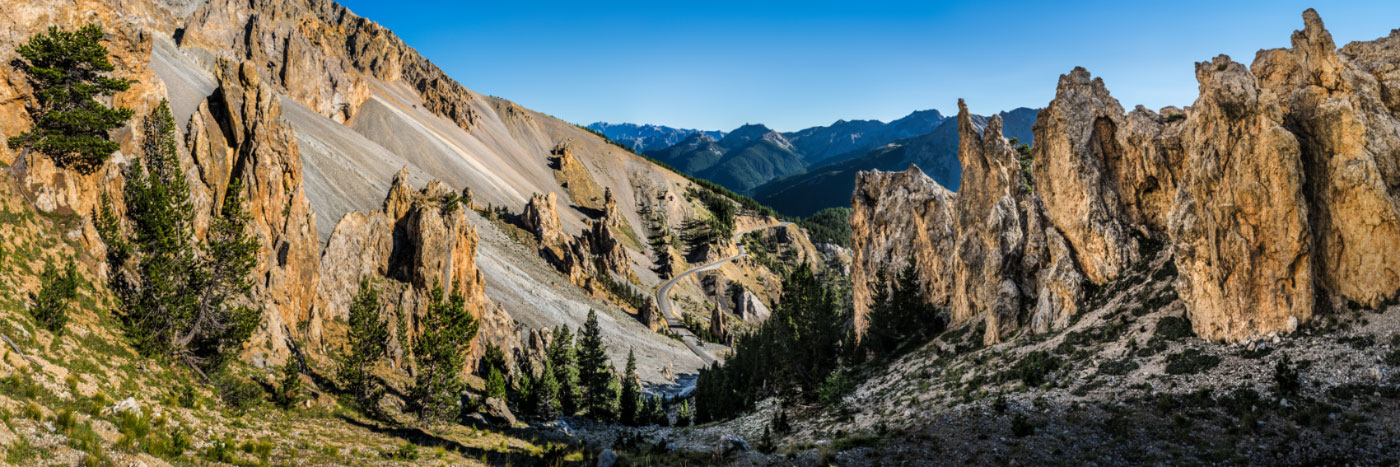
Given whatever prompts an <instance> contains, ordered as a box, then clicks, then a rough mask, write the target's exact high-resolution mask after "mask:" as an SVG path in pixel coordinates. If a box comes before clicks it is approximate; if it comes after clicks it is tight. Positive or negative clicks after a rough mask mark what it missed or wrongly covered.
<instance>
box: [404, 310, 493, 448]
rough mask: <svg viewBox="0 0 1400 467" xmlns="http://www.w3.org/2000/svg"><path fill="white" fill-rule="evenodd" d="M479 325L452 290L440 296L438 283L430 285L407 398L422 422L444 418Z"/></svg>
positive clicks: (459, 386) (450, 410)
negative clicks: (414, 406) (413, 381)
mask: <svg viewBox="0 0 1400 467" xmlns="http://www.w3.org/2000/svg"><path fill="white" fill-rule="evenodd" d="M478 326H479V324H478V323H477V322H476V319H474V318H472V315H471V314H470V313H468V312H467V310H466V299H465V298H463V297H462V295H461V294H459V293H457V292H453V293H452V296H451V297H450V298H444V297H443V291H442V287H441V286H436V287H433V291H432V299H431V302H430V304H429V306H428V312H427V314H426V315H425V316H424V317H423V334H422V335H420V336H419V337H418V340H417V341H416V343H415V344H416V345H415V353H414V359H415V360H416V361H417V363H418V374H417V378H416V379H415V384H414V386H413V390H412V391H411V394H410V397H411V398H412V400H413V402H414V404H415V405H416V406H417V408H418V417H419V419H420V420H422V421H424V422H434V421H442V420H447V419H448V418H450V417H453V416H455V415H456V413H455V411H454V409H456V405H457V403H458V401H459V400H460V393H461V391H462V387H463V384H462V367H463V364H464V363H465V360H466V357H465V356H464V353H465V352H466V350H467V348H468V347H469V346H470V345H471V341H472V339H474V338H476V333H477V328H478Z"/></svg>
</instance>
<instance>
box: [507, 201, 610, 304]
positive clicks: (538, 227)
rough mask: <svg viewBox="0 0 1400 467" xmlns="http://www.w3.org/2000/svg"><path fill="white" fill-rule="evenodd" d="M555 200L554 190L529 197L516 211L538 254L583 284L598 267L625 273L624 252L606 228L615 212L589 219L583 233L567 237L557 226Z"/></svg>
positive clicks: (557, 212)
mask: <svg viewBox="0 0 1400 467" xmlns="http://www.w3.org/2000/svg"><path fill="white" fill-rule="evenodd" d="M556 199H557V198H556V197H555V196H554V193H548V194H544V195H539V194H536V195H534V196H531V197H530V202H529V203H527V204H526V205H525V209H524V210H522V211H521V214H520V223H521V224H522V226H523V227H524V228H525V229H526V230H528V231H530V232H531V233H533V234H534V235H535V239H536V240H537V241H538V242H539V247H540V255H542V256H543V257H544V258H545V260H547V261H549V263H550V264H552V265H554V267H555V269H558V270H559V272H560V273H562V274H564V275H565V276H566V277H568V278H569V280H570V281H572V282H574V283H575V284H578V285H585V284H587V283H588V281H589V280H590V279H591V278H592V277H593V275H594V274H595V273H597V272H598V266H601V267H602V268H603V269H604V270H606V271H611V272H615V273H618V274H622V275H626V274H627V272H628V270H629V264H630V263H629V261H628V258H627V252H626V251H625V250H624V249H623V246H622V242H621V241H620V240H619V239H618V238H617V237H616V236H615V235H614V234H613V228H612V227H609V223H610V221H611V220H612V219H614V218H615V217H612V216H618V215H619V214H618V213H617V212H616V211H614V212H613V213H612V216H604V218H603V219H600V220H595V221H589V222H588V227H587V228H585V229H584V230H583V232H581V233H580V234H579V235H578V236H574V237H569V236H568V235H566V234H565V233H564V232H563V231H562V227H560V224H559V211H558V208H557V207H556V201H555V200H556ZM609 199H611V198H609ZM615 202H616V201H615V200H614V203H615Z"/></svg>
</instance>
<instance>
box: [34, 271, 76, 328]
mask: <svg viewBox="0 0 1400 467" xmlns="http://www.w3.org/2000/svg"><path fill="white" fill-rule="evenodd" d="M39 281H40V282H39V283H40V285H39V293H37V294H32V298H33V300H34V307H33V308H30V309H29V312H30V314H32V315H34V320H35V321H38V323H39V326H41V327H43V328H44V329H48V330H49V332H52V333H54V335H55V336H57V335H62V334H63V327H64V325H66V324H68V302H71V301H73V299H75V298H77V297H78V271H77V268H75V267H74V266H73V260H72V259H69V260H68V263H67V266H64V268H63V269H62V270H59V269H58V268H56V267H54V265H53V263H49V264H48V265H47V266H45V267H44V274H43V275H42V276H40V279H39Z"/></svg>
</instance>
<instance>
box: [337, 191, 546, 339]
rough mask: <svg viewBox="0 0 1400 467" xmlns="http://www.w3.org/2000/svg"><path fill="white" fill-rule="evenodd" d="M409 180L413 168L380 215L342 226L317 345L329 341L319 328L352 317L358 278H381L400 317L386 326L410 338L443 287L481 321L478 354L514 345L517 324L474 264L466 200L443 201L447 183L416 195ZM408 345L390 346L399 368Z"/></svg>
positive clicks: (354, 217) (349, 217) (351, 218)
mask: <svg viewBox="0 0 1400 467" xmlns="http://www.w3.org/2000/svg"><path fill="white" fill-rule="evenodd" d="M408 178H409V177H408V172H407V171H400V172H399V174H398V176H396V177H395V178H394V184H393V187H392V188H390V190H389V194H388V196H387V197H386V198H385V200H384V208H383V209H382V210H378V211H373V212H369V213H363V212H351V213H349V214H346V215H345V217H344V218H342V219H341V220H340V222H339V223H337V224H336V228H335V231H334V232H333V233H332V234H331V237H330V240H329V242H328V243H327V245H326V249H325V251H324V253H322V256H321V266H322V270H323V273H322V275H321V280H320V283H319V287H318V291H319V294H318V297H317V307H316V313H314V318H313V320H312V323H311V325H310V326H309V329H311V330H312V331H311V332H310V334H311V335H312V336H311V337H312V339H311V341H312V342H313V345H317V346H321V345H325V343H326V339H327V336H325V335H324V332H323V331H320V330H323V329H324V327H325V324H326V322H327V321H329V320H344V319H347V318H348V314H349V306H350V303H351V301H352V300H353V299H354V296H355V293H356V292H357V291H358V290H359V282H360V279H361V278H364V277H375V278H380V279H381V280H377V281H375V284H376V286H377V287H381V290H382V292H381V295H384V296H387V297H391V298H390V299H389V301H390V302H392V303H394V304H395V305H396V306H393V307H388V308H386V309H387V310H396V311H397V312H398V313H402V315H398V314H392V315H390V316H386V317H385V319H386V321H388V322H390V323H399V324H401V325H406V326H408V328H407V331H409V335H408V336H407V337H409V338H413V337H414V336H417V335H418V333H420V332H421V331H422V330H421V329H420V328H419V327H418V319H420V318H421V317H422V316H423V313H425V312H426V311H427V306H428V304H429V302H430V296H431V291H432V289H433V288H435V287H441V288H442V289H443V291H444V293H446V294H449V295H453V294H456V295H461V296H462V298H463V300H464V302H465V304H466V308H467V309H468V311H470V312H471V314H472V316H473V317H475V318H476V319H478V320H479V322H480V323H481V326H480V334H479V337H478V339H477V340H476V341H475V342H474V343H473V346H472V354H473V355H480V354H481V352H482V351H484V346H485V344H486V343H495V344H497V345H501V346H502V347H503V348H510V346H509V344H511V343H513V342H514V340H516V339H517V338H518V336H517V335H516V334H515V329H514V323H513V322H512V321H511V319H510V317H509V316H508V315H506V314H505V312H504V311H503V310H501V309H500V308H499V307H498V306H496V305H495V304H493V303H491V302H490V300H489V299H487V298H486V292H485V280H484V278H483V277H482V276H481V273H480V271H478V270H477V267H476V248H477V243H478V240H477V234H476V229H475V228H474V227H472V226H471V224H470V222H469V221H468V220H467V217H466V216H467V213H466V211H465V210H464V209H462V208H461V206H460V203H444V202H443V201H442V200H443V199H444V197H443V195H444V194H447V193H451V192H452V190H451V189H450V188H448V187H447V186H446V185H445V184H443V183H442V182H440V181H436V180H435V181H433V182H429V183H428V185H427V186H425V187H424V188H423V189H422V190H417V191H415V190H413V189H412V188H411V187H409V182H408ZM394 339H397V336H395V337H394ZM404 344H405V343H400V342H397V341H395V342H393V343H392V345H391V349H392V350H393V352H392V353H393V357H394V360H395V361H396V363H397V364H400V365H402V364H404V362H405V360H404V358H405V357H406V355H405V354H404V349H405V348H406V347H407V346H405V345H404Z"/></svg>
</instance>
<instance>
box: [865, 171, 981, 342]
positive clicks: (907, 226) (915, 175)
mask: <svg viewBox="0 0 1400 467" xmlns="http://www.w3.org/2000/svg"><path fill="white" fill-rule="evenodd" d="M957 196H958V195H957V194H955V193H953V192H951V191H948V190H947V189H946V188H943V187H942V186H940V185H939V184H938V183H936V182H934V181H933V179H932V178H929V177H928V176H927V175H924V173H923V171H921V170H919V168H918V167H916V166H912V165H911V166H909V169H908V170H905V171H903V172H880V171H870V172H860V173H859V174H858V175H856V190H855V194H854V195H852V196H851V207H852V211H851V231H852V235H851V252H852V259H851V264H852V267H851V289H852V296H853V300H854V306H855V313H854V321H855V328H856V330H857V331H856V332H857V333H858V334H861V333H864V332H865V329H866V328H867V326H868V325H869V323H868V322H867V321H866V314H867V313H868V311H869V308H870V299H871V297H873V296H874V295H875V292H874V291H873V290H871V288H872V287H873V286H874V284H875V283H876V282H877V281H878V280H879V277H880V275H882V274H883V275H886V276H887V277H895V275H896V274H898V273H899V271H900V270H901V269H903V268H904V267H905V265H907V264H910V263H912V264H914V266H915V267H916V268H917V270H918V272H919V279H920V281H921V282H922V283H923V284H924V291H925V292H924V293H925V295H924V298H925V299H926V300H928V301H929V303H932V304H934V305H937V306H941V307H947V306H949V304H950V303H951V302H952V296H953V289H952V277H953V272H952V261H951V258H952V255H953V245H954V240H955V237H954V230H953V205H954V204H955V202H956V200H957Z"/></svg>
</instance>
